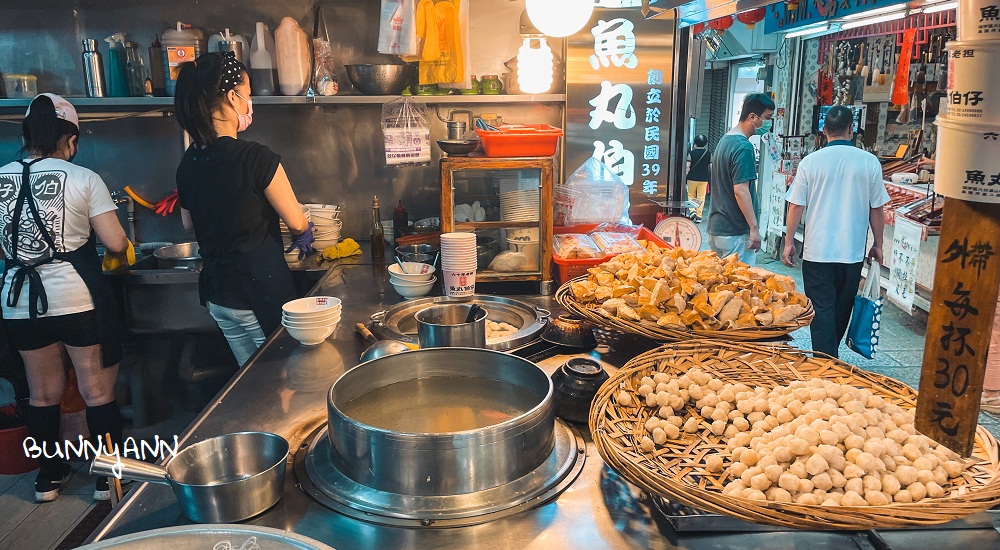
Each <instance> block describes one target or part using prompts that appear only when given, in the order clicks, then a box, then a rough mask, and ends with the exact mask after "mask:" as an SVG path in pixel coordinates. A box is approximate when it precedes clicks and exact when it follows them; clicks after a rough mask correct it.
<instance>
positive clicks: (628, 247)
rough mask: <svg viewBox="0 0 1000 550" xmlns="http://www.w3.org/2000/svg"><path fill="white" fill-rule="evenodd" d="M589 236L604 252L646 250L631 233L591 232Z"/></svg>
mask: <svg viewBox="0 0 1000 550" xmlns="http://www.w3.org/2000/svg"><path fill="white" fill-rule="evenodd" d="M591 237H593V238H594V242H596V243H597V246H599V247H601V250H603V251H604V253H605V254H624V253H626V252H642V251H643V250H646V249H645V248H643V246H642V245H641V244H639V242H638V241H636V240H635V239H634V238H632V236H631V235H627V234H625V233H593V234H591Z"/></svg>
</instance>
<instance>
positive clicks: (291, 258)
mask: <svg viewBox="0 0 1000 550" xmlns="http://www.w3.org/2000/svg"><path fill="white" fill-rule="evenodd" d="M299 206H300V207H301V208H302V213H303V214H305V215H306V221H312V214H311V213H310V209H309V206H308V205H305V204H300V205H299ZM278 226H279V227H280V228H281V249H282V250H288V247H289V246H292V241H293V240H294V237H292V232H291V231H289V230H288V226H287V225H285V222H283V221H281V220H280V219H279V220H278ZM285 261H287V262H288V263H295V262H298V261H299V251H298V250H295V251H292V252H286V253H285Z"/></svg>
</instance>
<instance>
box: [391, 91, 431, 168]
mask: <svg viewBox="0 0 1000 550" xmlns="http://www.w3.org/2000/svg"><path fill="white" fill-rule="evenodd" d="M382 134H383V135H384V136H385V163H386V165H388V166H400V165H428V164H430V162H431V125H430V123H429V122H428V118H427V110H426V108H425V107H424V106H422V105H417V104H415V103H413V102H412V101H410V99H409V98H406V97H404V98H401V99H396V100H393V101H389V102H387V103H385V104H384V105H382Z"/></svg>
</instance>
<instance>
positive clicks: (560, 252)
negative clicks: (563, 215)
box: [552, 233, 605, 260]
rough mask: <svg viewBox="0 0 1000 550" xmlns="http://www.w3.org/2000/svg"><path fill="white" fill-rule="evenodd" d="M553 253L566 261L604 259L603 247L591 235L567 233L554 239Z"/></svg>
mask: <svg viewBox="0 0 1000 550" xmlns="http://www.w3.org/2000/svg"><path fill="white" fill-rule="evenodd" d="M552 250H553V253H554V254H556V255H557V256H559V257H560V258H562V259H564V260H575V259H580V258H603V257H604V256H605V254H604V251H602V250H601V247H599V246H597V243H595V242H594V239H592V238H590V236H589V235H580V234H575V233H565V234H562V235H556V236H554V237H552Z"/></svg>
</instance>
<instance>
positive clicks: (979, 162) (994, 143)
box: [934, 115, 1000, 203]
mask: <svg viewBox="0 0 1000 550" xmlns="http://www.w3.org/2000/svg"><path fill="white" fill-rule="evenodd" d="M934 124H937V126H938V137H937V154H936V155H935V156H936V158H937V164H936V165H935V176H934V191H935V192H937V193H940V194H942V195H944V196H946V197H951V198H956V199H962V200H967V201H973V202H991V203H1000V185H996V184H994V185H990V182H991V181H993V179H994V177H995V176H996V175H997V174H1000V126H997V125H991V124H976V123H971V122H968V121H964V120H956V119H953V118H951V117H949V116H945V115H939V116H938V117H937V120H936V121H934ZM994 136H995V137H994Z"/></svg>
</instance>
